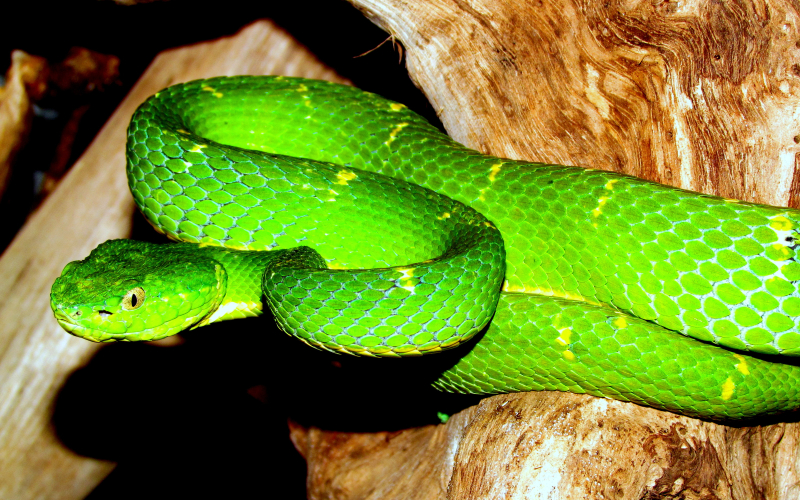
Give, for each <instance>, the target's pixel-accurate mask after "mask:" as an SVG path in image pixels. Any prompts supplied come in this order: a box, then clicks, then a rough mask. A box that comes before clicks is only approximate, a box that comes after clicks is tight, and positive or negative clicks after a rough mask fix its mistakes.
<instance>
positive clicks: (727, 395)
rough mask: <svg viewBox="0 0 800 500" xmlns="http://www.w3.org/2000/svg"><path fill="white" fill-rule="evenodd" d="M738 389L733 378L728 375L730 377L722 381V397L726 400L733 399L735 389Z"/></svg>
mask: <svg viewBox="0 0 800 500" xmlns="http://www.w3.org/2000/svg"><path fill="white" fill-rule="evenodd" d="M735 389H736V384H734V383H733V380H732V379H731V378H730V377H728V379H727V380H726V381H725V382H723V383H722V399H724V400H725V401H727V400H729V399H731V396H733V391H734V390H735Z"/></svg>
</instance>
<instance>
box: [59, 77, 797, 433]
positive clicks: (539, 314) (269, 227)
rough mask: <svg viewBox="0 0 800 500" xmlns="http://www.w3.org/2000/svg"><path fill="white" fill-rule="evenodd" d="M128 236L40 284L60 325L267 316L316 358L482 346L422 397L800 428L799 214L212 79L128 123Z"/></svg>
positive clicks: (289, 88) (282, 85)
mask: <svg viewBox="0 0 800 500" xmlns="http://www.w3.org/2000/svg"><path fill="white" fill-rule="evenodd" d="M127 178H128V183H129V186H130V189H131V192H132V194H133V197H134V199H135V202H136V204H137V205H138V207H139V209H140V210H141V212H142V213H143V214H144V217H145V218H146V219H147V220H148V221H149V222H150V223H151V224H152V225H153V226H154V227H155V228H156V229H157V230H158V231H160V232H161V233H164V234H166V235H167V236H168V237H169V238H170V239H172V240H177V241H178V242H180V243H165V244H153V243H143V242H137V241H130V240H112V241H109V242H106V243H103V244H102V245H100V246H99V247H98V248H96V249H95V250H94V251H92V253H91V254H90V255H89V256H88V257H87V258H86V259H85V260H82V261H76V262H71V263H69V264H67V265H66V267H65V268H64V270H63V272H62V273H61V275H60V276H59V277H58V278H57V279H56V280H55V282H54V284H53V287H52V292H51V306H52V309H53V311H54V314H55V316H56V318H57V320H58V322H59V324H60V325H61V326H62V327H63V328H64V329H66V330H67V331H68V332H70V333H72V334H74V335H77V336H80V337H84V338H86V339H89V340H93V341H99V342H106V341H115V340H154V339H159V338H162V337H165V336H167V335H172V334H174V333H178V332H180V331H182V330H185V329H190V328H196V327H199V326H202V325H206V324H209V323H212V322H216V321H221V320H227V319H233V318H244V317H248V316H255V315H258V314H261V313H262V311H264V310H265V308H266V307H267V306H268V307H269V309H271V311H272V313H273V314H274V316H275V319H276V322H277V324H278V325H279V327H280V328H281V329H282V330H284V331H286V332H287V333H290V334H291V335H293V336H296V337H297V338H299V339H300V340H302V341H304V342H306V343H308V344H310V345H313V346H316V347H318V348H322V349H327V350H332V351H338V352H343V353H350V354H358V355H367V356H395V357H397V356H410V355H419V354H427V353H436V352H438V351H441V350H444V349H448V348H453V347H455V346H458V345H460V344H462V343H464V342H465V341H467V340H469V339H470V338H471V337H473V336H474V335H476V334H479V335H480V340H479V341H477V342H476V343H475V344H474V346H473V347H472V349H471V350H469V352H465V353H464V355H463V356H462V357H461V358H460V359H459V361H458V362H456V363H455V364H454V365H453V366H452V367H450V368H448V369H447V370H446V371H444V372H443V373H441V374H439V375H438V377H437V378H436V380H435V382H434V385H435V386H436V387H437V388H439V389H442V390H447V391H455V392H466V393H476V394H491V393H503V392H516V391H536V390H559V391H571V392H576V393H588V394H592V395H596V396H604V397H608V398H614V399H618V400H623V401H632V402H635V403H638V404H642V405H647V406H651V407H655V408H659V409H664V410H669V411H672V412H676V413H680V414H685V415H689V416H695V417H702V418H707V419H723V420H725V419H742V418H751V417H755V416H758V415H763V414H772V413H780V412H786V411H791V410H794V409H796V408H797V407H798V406H800V393H799V392H798V389H797V387H798V384H797V381H798V380H800V367H798V366H797V363H795V362H794V360H795V359H796V358H792V357H791V356H797V355H798V354H800V329H798V317H800V293H799V292H798V288H797V286H798V280H800V263H798V262H797V261H796V252H797V243H796V242H797V239H798V237H799V236H798V226H799V225H800V212H799V211H797V210H793V209H788V208H779V207H771V206H766V205H757V204H751V203H745V202H741V201H737V200H731V199H723V198H718V197H713V196H707V195H703V194H698V193H694V192H689V191H685V190H680V189H676V188H673V187H669V186H664V185H660V184H655V183H651V182H647V181H644V180H641V179H637V178H634V177H630V176H625V175H621V174H617V173H613V172H606V171H600V170H592V169H585V168H578V167H570V166H562V165H547V164H540V163H531V162H524V161H516V160H510V159H504V158H497V157H493V156H488V155H484V154H481V153H479V152H477V151H474V150H471V149H469V148H467V147H465V146H463V145H461V144H459V143H457V142H455V141H453V140H452V139H451V138H449V137H448V136H447V135H446V134H444V133H442V132H440V131H439V130H438V129H437V128H436V127H434V126H433V125H431V124H429V123H428V122H427V121H426V120H425V119H424V118H422V117H420V116H419V115H417V114H416V113H414V112H412V111H411V110H409V109H408V108H407V107H406V106H404V105H402V104H399V103H396V102H392V101H389V100H386V99H384V98H382V97H379V96H377V95H375V94H371V93H367V92H364V91H361V90H358V89H356V88H352V87H348V86H343V85H338V84H333V83H328V82H322V81H314V80H307V79H300V78H289V77H281V76H273V77H256V76H241V77H221V78H213V79H207V80H199V81H194V82H189V83H185V84H180V85H175V86H172V87H169V88H167V89H164V90H162V91H161V92H158V93H157V94H155V95H154V96H152V97H150V98H149V99H148V100H147V101H146V102H144V103H143V104H142V105H141V106H140V107H139V108H138V110H137V111H136V112H135V114H134V115H133V117H132V119H131V122H130V126H129V129H128V135H127Z"/></svg>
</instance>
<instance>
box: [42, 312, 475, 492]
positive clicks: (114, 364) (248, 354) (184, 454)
mask: <svg viewBox="0 0 800 500" xmlns="http://www.w3.org/2000/svg"><path fill="white" fill-rule="evenodd" d="M181 340H182V342H181V343H179V344H178V345H172V346H162V345H159V344H153V343H133V344H127V343H119V344H110V345H107V346H104V347H103V348H101V349H100V351H99V352H98V354H97V355H96V356H95V357H94V358H93V359H92V360H91V361H90V362H89V363H88V364H87V365H86V366H85V367H83V368H81V369H79V370H77V371H76V372H75V373H73V374H72V375H71V376H70V377H69V379H68V381H67V383H66V384H65V385H64V387H63V388H62V390H61V391H60V393H59V395H58V398H57V400H56V402H55V406H54V412H53V421H52V423H53V427H54V429H55V433H56V435H57V436H58V438H59V439H60V440H61V441H62V442H63V443H64V444H65V445H66V446H67V447H68V448H70V449H71V450H73V451H75V452H76V453H79V454H81V455H85V456H90V457H94V458H99V459H105V460H110V461H114V462H116V463H117V464H118V465H117V467H116V469H114V471H113V472H112V473H111V474H110V475H109V476H108V477H107V478H106V479H105V480H104V481H103V482H102V483H101V484H100V485H99V486H98V487H97V488H96V489H95V490H94V492H92V494H90V495H89V497H87V498H89V499H92V500H99V499H110V498H114V499H120V498H122V499H126V498H150V499H160V498H164V499H166V498H188V497H194V496H199V497H207V496H210V495H219V496H221V497H225V498H243V497H244V498H251V497H255V498H285V499H294V498H298V499H299V498H305V463H304V461H303V459H302V457H301V456H300V455H299V454H298V453H297V451H296V450H295V449H294V448H293V446H292V444H291V442H290V441H289V436H288V428H287V424H286V422H287V418H292V419H294V420H295V421H298V422H300V423H302V424H304V425H310V426H316V427H321V428H324V429H329V430H340V431H353V432H374V431H386V430H398V429H404V428H409V427H415V426H419V425H426V424H434V423H437V422H438V414H439V413H446V414H452V413H455V412H457V411H459V410H461V409H463V408H465V407H467V406H470V405H471V404H474V403H475V402H476V401H477V400H478V398H477V397H475V396H460V395H449V394H442V393H439V392H437V391H434V390H433V389H431V388H430V386H429V384H430V381H431V379H432V378H433V377H434V376H435V374H436V373H438V372H439V371H441V370H442V369H443V368H445V367H447V366H448V365H450V364H452V363H454V362H455V360H457V358H458V357H459V356H460V355H461V354H462V353H463V352H466V351H465V350H456V351H454V352H452V353H444V354H442V355H438V356H427V357H425V358H412V359H362V358H354V357H351V356H344V355H337V354H333V353H327V352H321V351H317V350H315V349H312V348H310V347H308V346H306V345H305V344H303V343H301V342H299V341H297V340H295V339H292V338H290V337H288V336H286V335H285V334H283V333H282V332H280V331H279V330H278V329H277V327H276V326H275V325H274V323H273V322H272V321H271V319H269V318H268V317H263V318H256V319H249V320H238V321H228V322H225V323H219V324H214V325H210V326H208V327H204V328H201V329H198V330H196V331H192V332H188V333H185V334H184V335H183V336H182V337H181ZM467 348H468V347H467Z"/></svg>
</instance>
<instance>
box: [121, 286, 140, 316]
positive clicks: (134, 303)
mask: <svg viewBox="0 0 800 500" xmlns="http://www.w3.org/2000/svg"><path fill="white" fill-rule="evenodd" d="M142 303H144V289H143V288H142V287H139V286H137V287H136V288H134V289H132V290H130V291H129V292H128V293H126V294H125V296H124V297H122V308H123V309H126V310H128V311H133V310H134V309H138V308H139V307H140V306H141V305H142Z"/></svg>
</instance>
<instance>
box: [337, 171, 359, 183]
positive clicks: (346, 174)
mask: <svg viewBox="0 0 800 500" xmlns="http://www.w3.org/2000/svg"><path fill="white" fill-rule="evenodd" d="M336 178H337V179H339V180H337V181H336V184H341V185H342V186H346V185H347V182H348V181H352V180H353V179H357V178H358V175H356V174H355V173H353V172H351V171H349V170H340V171H339V173H338V174H336Z"/></svg>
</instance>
